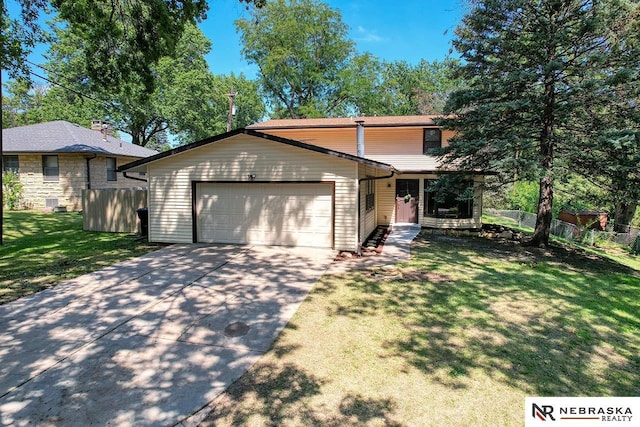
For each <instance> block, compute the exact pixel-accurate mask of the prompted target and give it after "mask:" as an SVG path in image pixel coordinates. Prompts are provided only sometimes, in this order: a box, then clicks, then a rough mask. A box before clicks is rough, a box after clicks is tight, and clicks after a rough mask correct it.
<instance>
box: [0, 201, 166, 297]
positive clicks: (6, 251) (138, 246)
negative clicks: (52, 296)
mask: <svg viewBox="0 0 640 427" xmlns="http://www.w3.org/2000/svg"><path fill="white" fill-rule="evenodd" d="M3 228H4V234H3V236H4V238H3V243H4V244H3V245H2V246H0V304H4V303H6V302H8V301H13V300H15V299H17V298H20V297H22V296H25V295H29V294H31V293H34V292H38V291H40V290H42V289H45V288H47V287H50V286H53V285H55V284H57V283H60V282H62V281H64V280H67V279H70V278H73V277H76V276H79V275H82V274H85V273H89V272H91V271H95V270H98V269H100V268H102V267H106V266H109V265H112V264H115V263H117V262H120V261H123V260H125V259H128V258H131V257H134V256H138V255H142V254H144V253H147V252H150V251H153V250H155V249H158V245H154V244H149V243H146V241H142V240H140V239H137V236H135V235H128V234H117V233H94V232H86V231H83V230H82V214H79V213H72V212H69V213H43V212H34V211H18V212H4V219H3Z"/></svg>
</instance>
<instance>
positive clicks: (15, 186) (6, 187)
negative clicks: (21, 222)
mask: <svg viewBox="0 0 640 427" xmlns="http://www.w3.org/2000/svg"><path fill="white" fill-rule="evenodd" d="M22 187H23V184H22V182H20V176H19V175H18V174H17V173H16V172H14V171H12V170H9V171H6V172H3V173H2V204H3V206H6V207H7V208H8V209H9V210H11V211H15V210H17V209H18V208H19V207H20V202H21V201H22Z"/></svg>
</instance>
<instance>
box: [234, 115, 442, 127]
mask: <svg viewBox="0 0 640 427" xmlns="http://www.w3.org/2000/svg"><path fill="white" fill-rule="evenodd" d="M438 117H441V116H427V115H424V116H380V117H378V116H371V117H336V118H323V119H277V120H267V121H266V122H261V123H255V124H253V125H250V126H247V129H255V130H267V129H304V128H344V127H354V126H356V122H358V121H363V122H364V123H363V124H364V126H366V127H400V126H436V124H435V122H434V121H433V119H435V118H438Z"/></svg>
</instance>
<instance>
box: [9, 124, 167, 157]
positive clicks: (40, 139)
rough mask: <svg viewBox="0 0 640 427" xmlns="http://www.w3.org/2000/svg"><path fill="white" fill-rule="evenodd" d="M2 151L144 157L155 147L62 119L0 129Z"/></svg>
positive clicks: (151, 154)
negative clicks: (105, 136)
mask: <svg viewBox="0 0 640 427" xmlns="http://www.w3.org/2000/svg"><path fill="white" fill-rule="evenodd" d="M2 146H3V147H2V152H3V153H5V154H6V153H89V154H103V155H113V156H124V157H137V158H144V157H149V156H153V155H154V154H157V151H154V150H149V149H148V148H144V147H140V146H138V145H134V144H131V143H129V142H126V141H123V140H121V139H118V138H114V137H112V136H107V139H106V140H104V139H103V138H102V134H101V133H100V132H98V131H95V130H91V129H87V128H84V127H82V126H79V125H76V124H74V123H69V122H66V121H64V120H58V121H54V122H46V123H38V124H34V125H27V126H20V127H15V128H9V129H2Z"/></svg>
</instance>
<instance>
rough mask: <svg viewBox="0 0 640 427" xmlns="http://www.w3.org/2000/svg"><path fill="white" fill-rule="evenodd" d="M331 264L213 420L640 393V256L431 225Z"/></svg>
mask: <svg viewBox="0 0 640 427" xmlns="http://www.w3.org/2000/svg"><path fill="white" fill-rule="evenodd" d="M412 255H413V256H412V259H411V260H410V261H407V262H404V263H402V264H398V265H396V268H393V269H380V268H377V269H369V270H364V271H359V272H358V271H354V272H351V273H348V274H345V275H333V276H325V277H324V278H323V279H322V280H321V281H320V282H319V283H318V284H317V285H316V287H315V288H314V290H313V291H312V292H311V294H310V295H309V297H308V298H307V299H306V300H305V302H304V303H303V304H302V305H301V307H300V309H299V310H298V312H297V313H296V314H295V316H294V317H293V319H292V320H291V322H290V323H289V325H288V326H287V327H286V329H285V330H284V332H283V333H282V334H281V335H280V337H279V338H278V340H277V341H276V343H275V344H274V346H273V347H272V349H271V350H270V351H269V352H268V353H267V354H266V355H265V356H264V357H262V358H261V359H260V360H259V361H258V363H257V364H255V365H254V366H253V367H252V369H250V370H249V371H248V372H247V373H246V374H245V375H244V376H242V377H241V378H240V379H239V380H238V381H236V382H235V383H234V384H233V385H232V386H231V387H230V388H229V389H228V390H227V391H226V392H225V393H224V394H222V395H221V396H219V397H218V398H217V399H216V401H215V402H213V405H212V408H213V409H212V410H211V412H210V413H209V414H208V417H207V418H206V420H205V421H204V422H203V425H229V426H237V425H256V426H257V425H259V426H262V425H291V426H293V425H304V426H306V425H318V426H343V425H364V426H381V425H390V426H418V425H419V426H498V425H499V426H521V425H523V424H524V416H525V408H524V400H525V397H526V396H639V395H640V269H635V268H633V267H630V266H625V265H622V264H620V263H619V262H615V261H612V260H610V259H605V258H604V257H601V256H599V255H597V254H593V253H588V252H585V251H583V250H581V249H577V248H572V247H569V246H562V245H560V244H555V245H554V246H553V247H552V248H551V249H538V248H526V247H522V246H521V245H520V244H519V243H516V242H512V241H506V240H501V239H495V240H489V239H484V238H477V237H475V238H474V237H452V236H431V235H427V234H421V235H420V236H418V238H417V239H416V240H415V241H414V244H413V248H412Z"/></svg>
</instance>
